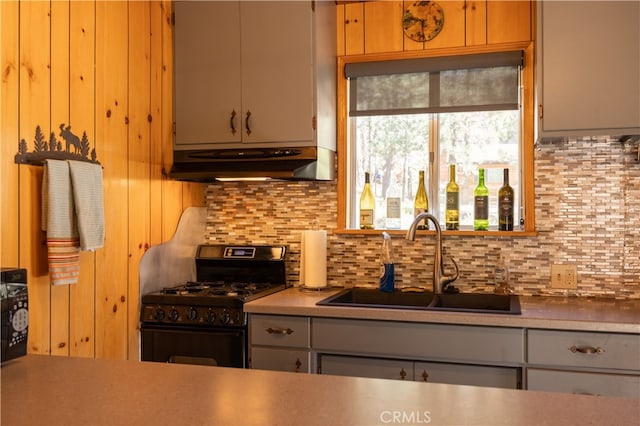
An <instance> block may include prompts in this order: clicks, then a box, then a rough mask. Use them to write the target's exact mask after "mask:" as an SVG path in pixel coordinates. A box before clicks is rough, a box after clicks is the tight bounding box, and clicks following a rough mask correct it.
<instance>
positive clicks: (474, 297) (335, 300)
mask: <svg viewBox="0 0 640 426" xmlns="http://www.w3.org/2000/svg"><path fill="white" fill-rule="evenodd" d="M317 305H320V306H341V307H345V306H348V307H349V306H350V307H356V308H393V309H418V310H428V311H454V312H471V313H485V314H486V313H490V314H509V315H520V313H521V310H520V300H519V298H518V296H517V295H508V294H505V295H503V294H484V293H444V294H434V293H433V292H427V291H403V290H398V289H396V290H395V291H394V292H392V293H386V292H383V291H380V290H378V289H375V288H362V287H352V288H347V289H345V290H343V291H341V292H339V293H336V294H334V295H332V296H329V297H327V298H326V299H323V300H321V301H320V302H318V303H317Z"/></svg>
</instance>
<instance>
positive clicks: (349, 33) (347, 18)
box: [344, 3, 364, 55]
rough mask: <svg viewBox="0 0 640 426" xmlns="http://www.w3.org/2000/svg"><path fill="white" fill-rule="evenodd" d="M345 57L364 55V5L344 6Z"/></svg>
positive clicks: (352, 4)
mask: <svg viewBox="0 0 640 426" xmlns="http://www.w3.org/2000/svg"><path fill="white" fill-rule="evenodd" d="M344 35H345V45H344V53H345V55H359V54H362V53H364V5H363V4H362V3H349V4H345V5H344Z"/></svg>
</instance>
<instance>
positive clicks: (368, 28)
mask: <svg viewBox="0 0 640 426" xmlns="http://www.w3.org/2000/svg"><path fill="white" fill-rule="evenodd" d="M403 12H404V9H403V8H402V2H399V1H382V2H380V1H379V2H367V3H364V53H380V52H398V51H401V50H402V45H403V38H404V32H403V30H402V25H401V22H402V14H403Z"/></svg>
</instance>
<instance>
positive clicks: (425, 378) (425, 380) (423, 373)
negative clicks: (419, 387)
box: [422, 370, 429, 382]
mask: <svg viewBox="0 0 640 426" xmlns="http://www.w3.org/2000/svg"><path fill="white" fill-rule="evenodd" d="M428 379H429V373H427V370H423V371H422V381H423V382H428V381H429V380H428Z"/></svg>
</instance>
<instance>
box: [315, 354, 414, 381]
mask: <svg viewBox="0 0 640 426" xmlns="http://www.w3.org/2000/svg"><path fill="white" fill-rule="evenodd" d="M318 363H319V366H320V371H319V372H320V373H321V374H334V375H337V376H351V377H371V378H375V379H395V380H413V362H412V361H407V360H398V359H380V358H366V357H357V356H340V355H320V358H319V361H318Z"/></svg>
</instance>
